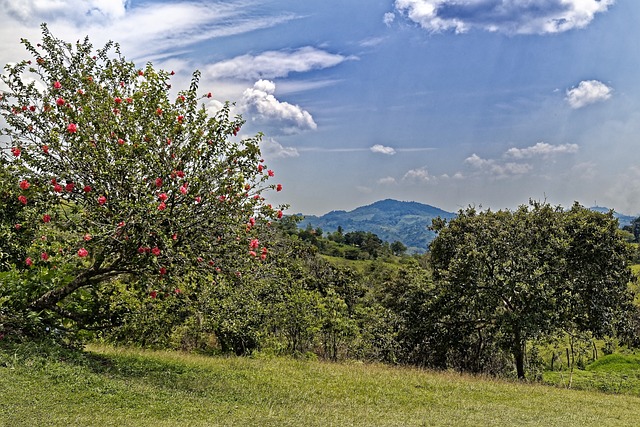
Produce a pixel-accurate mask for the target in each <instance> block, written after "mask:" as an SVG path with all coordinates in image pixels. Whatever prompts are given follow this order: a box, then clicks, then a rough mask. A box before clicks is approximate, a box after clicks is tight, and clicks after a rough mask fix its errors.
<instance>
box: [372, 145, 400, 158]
mask: <svg viewBox="0 0 640 427" xmlns="http://www.w3.org/2000/svg"><path fill="white" fill-rule="evenodd" d="M370 150H371V151H372V152H373V153H379V154H386V155H387V156H393V155H394V154H396V150H395V149H393V147H385V146H384V145H380V144H376V145H374V146H373V147H371V148H370Z"/></svg>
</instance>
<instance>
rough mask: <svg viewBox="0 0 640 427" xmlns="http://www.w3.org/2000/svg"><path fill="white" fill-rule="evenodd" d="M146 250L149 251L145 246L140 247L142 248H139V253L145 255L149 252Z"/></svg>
mask: <svg viewBox="0 0 640 427" xmlns="http://www.w3.org/2000/svg"><path fill="white" fill-rule="evenodd" d="M146 249H147V248H145V247H144V246H140V247H139V248H138V253H139V254H143V253H145V252H146V251H147V250H146Z"/></svg>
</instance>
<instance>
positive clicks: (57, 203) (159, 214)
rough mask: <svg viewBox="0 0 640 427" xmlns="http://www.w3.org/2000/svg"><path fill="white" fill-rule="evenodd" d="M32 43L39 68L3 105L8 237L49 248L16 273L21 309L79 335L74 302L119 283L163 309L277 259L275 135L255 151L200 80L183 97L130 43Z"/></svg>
mask: <svg viewBox="0 0 640 427" xmlns="http://www.w3.org/2000/svg"><path fill="white" fill-rule="evenodd" d="M22 43H23V44H24V46H25V48H26V50H27V51H28V52H29V54H31V55H32V57H33V59H31V60H24V61H21V62H18V63H16V64H15V65H7V66H6V67H5V74H4V75H3V76H2V81H3V82H4V84H5V85H6V88H5V90H3V91H1V92H0V113H1V114H2V116H3V117H4V120H5V121H6V126H5V127H4V128H2V129H1V130H0V148H1V149H0V157H1V158H2V162H1V163H0V164H1V165H2V168H3V176H5V177H6V176H9V177H11V179H12V182H9V184H8V185H10V186H11V188H10V189H8V190H6V191H5V194H7V195H9V196H10V197H11V200H7V201H6V202H5V203H7V205H8V206H11V208H12V212H15V215H13V216H11V218H9V217H7V218H4V220H5V222H6V221H15V224H4V227H5V229H7V230H10V232H11V233H13V236H14V237H15V238H18V237H20V236H36V237H37V238H35V239H33V238H30V239H23V240H24V241H26V242H27V244H26V247H24V248H23V253H24V258H23V259H14V260H13V265H14V267H13V268H12V271H13V273H12V274H13V275H12V276H9V275H8V274H9V273H5V274H7V276H6V277H13V279H12V280H13V283H18V282H19V283H20V286H17V287H16V289H17V288H20V289H22V290H23V291H21V292H20V298H17V297H16V295H15V294H14V295H13V296H12V298H13V300H14V304H17V303H16V301H18V300H19V301H20V304H19V305H20V306H21V307H22V308H23V309H25V310H27V311H31V312H35V313H43V312H46V313H49V314H51V313H55V316H54V318H55V319H57V320H56V321H58V322H59V323H60V324H62V323H64V322H68V321H69V320H75V321H76V322H79V321H80V319H81V317H80V315H79V313H80V312H82V311H83V310H85V311H86V306H84V307H80V306H78V304H76V303H75V302H74V303H71V302H70V301H71V300H73V299H74V298H75V300H77V297H78V295H85V296H86V297H87V298H90V297H91V295H92V294H93V293H95V292H98V291H99V290H100V288H101V287H102V286H105V284H107V283H110V282H112V281H113V280H115V279H123V278H128V280H130V281H132V282H133V281H135V283H137V286H138V287H139V288H140V290H141V292H143V291H144V293H145V294H147V295H150V296H151V297H155V296H156V295H157V293H158V292H162V291H163V290H167V289H168V290H172V291H173V290H175V287H176V286H177V285H176V284H177V283H180V281H181V280H182V278H183V277H185V276H187V275H188V276H189V277H191V278H193V277H196V278H197V277H201V278H205V277H210V276H211V275H215V274H225V273H231V274H241V271H242V268H245V267H243V266H246V265H247V263H259V262H261V259H264V258H266V257H267V256H268V249H267V247H266V246H265V245H264V244H263V243H262V242H261V241H260V240H259V238H258V236H259V234H258V233H259V230H260V229H261V228H263V227H265V226H268V225H269V223H270V221H271V220H273V219H277V218H279V217H281V216H282V210H281V209H282V208H283V207H279V208H272V207H271V206H270V205H268V204H267V203H266V202H265V200H264V197H263V196H262V193H263V191H264V190H267V189H276V190H278V191H279V190H280V189H281V188H282V187H281V186H280V184H277V185H275V184H268V183H267V180H268V179H269V178H270V177H271V176H273V171H271V170H269V169H267V168H266V166H265V165H264V163H263V160H262V159H261V158H260V149H259V145H258V144H259V142H260V136H261V135H257V136H255V137H251V138H248V139H242V140H241V139H240V138H239V137H238V136H237V134H238V132H239V130H240V127H241V125H242V124H243V121H242V119H241V118H240V117H235V118H232V117H230V106H229V104H226V105H225V106H224V107H222V108H221V109H220V110H219V111H217V112H216V113H214V114H210V113H208V111H207V109H206V108H205V105H204V104H203V102H202V101H203V99H206V98H210V97H211V94H210V93H204V94H203V93H200V91H199V88H198V81H199V73H198V72H195V73H194V74H193V78H192V81H191V85H190V87H189V88H188V89H186V90H182V91H180V92H178V93H177V97H175V98H173V97H172V96H171V89H170V88H171V85H170V83H169V82H170V78H171V75H173V72H171V73H169V72H166V71H162V70H156V69H154V68H153V67H152V65H151V64H147V65H146V67H145V68H143V69H141V68H137V67H136V66H135V64H133V63H132V62H129V61H126V60H125V59H124V57H123V56H122V55H121V53H120V49H119V46H118V45H117V44H114V43H111V42H110V43H108V44H107V45H106V46H105V47H104V48H102V49H99V50H97V51H96V50H94V48H93V46H92V45H91V44H90V42H89V40H88V39H85V40H84V41H82V42H80V41H78V42H77V43H76V44H75V45H72V44H69V43H65V42H63V41H61V40H59V39H56V38H54V37H53V36H52V35H51V34H50V32H49V31H48V29H47V27H46V26H45V25H43V39H42V43H39V44H37V45H35V46H34V45H32V44H31V43H30V42H29V41H27V40H22ZM5 181H6V180H5ZM6 185H7V184H6V183H5V186H6ZM7 232H9V231H7ZM3 245H4V243H3ZM2 252H3V251H2V250H1V248H0V253H2ZM5 252H6V251H5ZM11 253H14V254H15V253H20V251H16V250H13V252H11ZM249 265H250V264H249ZM0 271H1V268H0ZM6 282H7V283H9V280H7V281H6ZM25 289H26V290H25ZM14 290H15V289H14ZM2 293H3V291H2V290H0V297H2ZM4 293H5V294H7V293H8V291H6V289H5V291H4ZM6 298H9V297H6ZM5 304H7V303H6V302H5ZM0 305H2V298H0ZM0 320H1V319H0ZM0 323H2V322H0ZM0 326H1V325H0Z"/></svg>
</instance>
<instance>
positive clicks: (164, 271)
mask: <svg viewBox="0 0 640 427" xmlns="http://www.w3.org/2000/svg"><path fill="white" fill-rule="evenodd" d="M160 274H161V275H163V276H164V275H165V274H167V269H166V268H164V267H160Z"/></svg>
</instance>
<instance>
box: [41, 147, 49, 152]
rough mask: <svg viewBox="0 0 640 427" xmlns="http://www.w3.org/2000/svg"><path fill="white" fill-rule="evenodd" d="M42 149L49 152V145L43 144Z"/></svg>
mask: <svg viewBox="0 0 640 427" xmlns="http://www.w3.org/2000/svg"><path fill="white" fill-rule="evenodd" d="M42 151H44V154H49V146H48V145H43V146H42Z"/></svg>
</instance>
